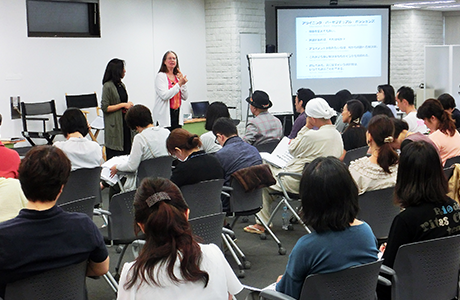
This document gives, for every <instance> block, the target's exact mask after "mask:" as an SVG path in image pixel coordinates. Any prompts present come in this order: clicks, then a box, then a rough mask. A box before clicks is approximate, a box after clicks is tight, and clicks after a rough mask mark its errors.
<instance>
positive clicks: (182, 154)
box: [166, 128, 224, 187]
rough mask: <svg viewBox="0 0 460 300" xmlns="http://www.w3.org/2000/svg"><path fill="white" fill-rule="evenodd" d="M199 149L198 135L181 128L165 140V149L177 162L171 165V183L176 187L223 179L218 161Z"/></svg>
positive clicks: (172, 132) (222, 172)
mask: <svg viewBox="0 0 460 300" xmlns="http://www.w3.org/2000/svg"><path fill="white" fill-rule="evenodd" d="M200 147H201V141H200V138H199V137H198V135H196V134H191V133H190V132H188V131H187V130H185V129H182V128H176V129H174V130H173V131H171V134H170V135H169V137H168V139H167V140H166V148H167V149H168V152H169V153H170V154H171V155H172V156H174V157H176V158H177V159H178V160H179V161H178V162H177V161H175V162H174V163H173V171H172V175H171V181H172V182H174V183H175V184H176V185H177V186H179V187H181V186H183V185H188V184H194V183H198V182H200V181H204V180H212V179H223V178H224V170H223V169H222V166H221V165H220V162H219V160H218V159H217V158H215V157H214V156H213V155H211V154H206V153H205V152H204V151H202V150H200Z"/></svg>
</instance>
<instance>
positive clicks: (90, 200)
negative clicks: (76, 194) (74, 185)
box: [58, 196, 96, 220]
mask: <svg viewBox="0 0 460 300" xmlns="http://www.w3.org/2000/svg"><path fill="white" fill-rule="evenodd" d="M95 198H96V197H94V196H90V197H86V198H82V199H77V200H73V201H68V202H65V203H63V204H61V205H58V206H59V207H60V208H62V209H63V210H64V211H67V212H81V213H84V214H86V215H87V216H88V217H90V219H91V220H92V219H93V209H94V199H95Z"/></svg>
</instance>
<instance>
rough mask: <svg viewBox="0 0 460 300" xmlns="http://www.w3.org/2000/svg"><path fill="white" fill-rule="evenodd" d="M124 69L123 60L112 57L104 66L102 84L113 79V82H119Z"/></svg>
mask: <svg viewBox="0 0 460 300" xmlns="http://www.w3.org/2000/svg"><path fill="white" fill-rule="evenodd" d="M124 69H125V61H124V60H121V59H118V58H114V59H112V60H111V61H109V63H108V64H107V67H106V68H105V72H104V77H103V78H102V84H104V83H106V82H107V81H113V82H114V83H120V82H121V79H122V78H123V70H124Z"/></svg>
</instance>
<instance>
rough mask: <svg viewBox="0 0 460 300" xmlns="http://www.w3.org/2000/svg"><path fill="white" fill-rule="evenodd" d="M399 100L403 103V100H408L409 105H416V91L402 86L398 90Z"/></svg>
mask: <svg viewBox="0 0 460 300" xmlns="http://www.w3.org/2000/svg"><path fill="white" fill-rule="evenodd" d="M397 96H398V99H399V100H400V101H402V100H403V99H406V100H407V103H409V105H414V104H415V95H414V90H413V89H411V88H410V87H408V86H402V87H400V88H399V89H398V94H397Z"/></svg>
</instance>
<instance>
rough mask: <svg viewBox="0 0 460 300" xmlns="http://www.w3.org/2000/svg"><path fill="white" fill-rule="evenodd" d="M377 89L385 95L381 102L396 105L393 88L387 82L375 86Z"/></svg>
mask: <svg viewBox="0 0 460 300" xmlns="http://www.w3.org/2000/svg"><path fill="white" fill-rule="evenodd" d="M377 90H378V91H379V92H380V91H382V92H383V94H384V95H385V98H384V99H383V101H382V102H383V103H385V104H387V105H388V104H392V105H396V98H395V89H394V88H393V87H392V86H391V85H389V84H382V85H379V86H378V87H377Z"/></svg>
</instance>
